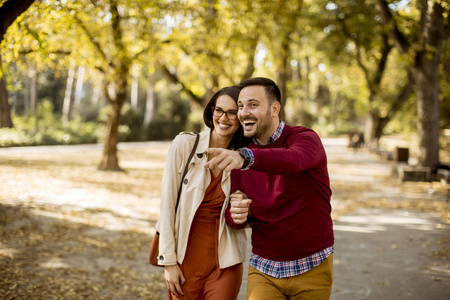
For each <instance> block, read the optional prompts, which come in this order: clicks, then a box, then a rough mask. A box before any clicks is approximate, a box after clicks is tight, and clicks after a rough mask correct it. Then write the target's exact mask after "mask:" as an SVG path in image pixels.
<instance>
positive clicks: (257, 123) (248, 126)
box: [238, 85, 278, 144]
mask: <svg viewBox="0 0 450 300" xmlns="http://www.w3.org/2000/svg"><path fill="white" fill-rule="evenodd" d="M238 107H239V111H238V117H239V121H241V124H242V127H243V129H244V136H245V137H254V138H256V139H257V140H258V142H260V143H262V144H265V143H266V142H267V140H268V139H269V137H270V136H271V135H272V133H273V132H272V130H271V129H272V127H273V123H272V121H273V118H272V116H273V112H272V109H271V105H270V104H269V100H268V99H267V97H266V91H265V88H264V87H263V86H261V85H254V86H248V87H245V88H243V89H242V90H241V92H240V93H239V99H238ZM277 115H278V114H277ZM277 126H278V125H277ZM275 129H276V127H275Z"/></svg>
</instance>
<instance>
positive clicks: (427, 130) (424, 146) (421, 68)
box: [412, 54, 440, 167]
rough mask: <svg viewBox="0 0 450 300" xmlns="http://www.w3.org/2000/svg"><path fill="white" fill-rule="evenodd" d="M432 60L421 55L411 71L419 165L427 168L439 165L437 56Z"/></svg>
mask: <svg viewBox="0 0 450 300" xmlns="http://www.w3.org/2000/svg"><path fill="white" fill-rule="evenodd" d="M433 60H434V61H433ZM433 60H430V59H427V58H425V55H423V56H422V57H421V58H419V62H418V64H417V65H416V67H415V68H413V71H412V73H413V76H414V81H415V83H416V95H417V100H416V101H417V132H418V135H419V164H420V165H422V166H429V167H432V166H435V165H438V164H439V114H440V103H439V78H436V77H438V76H439V54H437V55H436V57H434V59H433ZM436 60H437V61H436Z"/></svg>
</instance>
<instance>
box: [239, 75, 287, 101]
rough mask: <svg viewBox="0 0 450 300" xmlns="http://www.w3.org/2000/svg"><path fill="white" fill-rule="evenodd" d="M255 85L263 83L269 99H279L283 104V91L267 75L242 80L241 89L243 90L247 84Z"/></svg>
mask: <svg viewBox="0 0 450 300" xmlns="http://www.w3.org/2000/svg"><path fill="white" fill-rule="evenodd" d="M253 85H262V86H263V87H264V89H265V91H266V96H267V98H268V99H269V101H272V102H271V103H274V102H275V101H278V102H280V104H281V92H280V89H279V88H278V86H277V85H276V83H275V82H274V81H273V80H271V79H269V78H265V77H253V78H250V79H246V80H244V81H242V82H241V83H240V84H239V89H241V90H242V89H243V88H245V87H247V86H253Z"/></svg>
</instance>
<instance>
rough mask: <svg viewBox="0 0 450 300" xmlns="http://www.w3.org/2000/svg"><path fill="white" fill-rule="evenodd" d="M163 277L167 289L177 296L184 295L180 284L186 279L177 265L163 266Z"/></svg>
mask: <svg viewBox="0 0 450 300" xmlns="http://www.w3.org/2000/svg"><path fill="white" fill-rule="evenodd" d="M164 278H165V280H166V287H167V290H168V291H170V292H171V293H172V294H174V295H175V296H177V297H180V295H181V296H184V293H183V289H182V288H181V286H182V285H183V284H184V282H185V281H186V279H185V278H184V275H183V272H181V269H180V267H179V266H178V265H172V266H164Z"/></svg>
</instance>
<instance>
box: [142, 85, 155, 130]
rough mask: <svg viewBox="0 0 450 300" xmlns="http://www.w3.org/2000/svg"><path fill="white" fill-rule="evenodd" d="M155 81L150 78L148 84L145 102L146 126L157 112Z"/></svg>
mask: <svg viewBox="0 0 450 300" xmlns="http://www.w3.org/2000/svg"><path fill="white" fill-rule="evenodd" d="M154 86H155V82H154V80H153V79H150V80H149V82H148V86H147V101H146V103H145V115H144V128H147V126H148V124H150V121H151V120H152V119H153V116H154V114H155V91H154V88H155V87H154Z"/></svg>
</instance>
